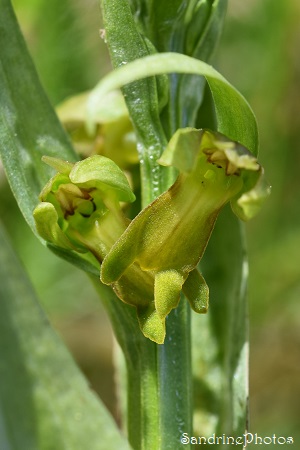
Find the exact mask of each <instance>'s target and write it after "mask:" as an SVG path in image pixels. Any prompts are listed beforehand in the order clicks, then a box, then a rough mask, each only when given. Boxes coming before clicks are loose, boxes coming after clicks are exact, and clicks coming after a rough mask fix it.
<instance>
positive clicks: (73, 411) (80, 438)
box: [0, 227, 129, 450]
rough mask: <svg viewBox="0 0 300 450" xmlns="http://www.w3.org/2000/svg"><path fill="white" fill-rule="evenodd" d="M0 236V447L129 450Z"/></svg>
mask: <svg viewBox="0 0 300 450" xmlns="http://www.w3.org/2000/svg"><path fill="white" fill-rule="evenodd" d="M0 241H1V245H0V280H1V282H0V335H1V340H0V355H1V358H0V378H1V383H0V410H1V412H2V417H1V428H2V429H1V434H0V448H1V449H3V450H4V449H5V450H6V449H9V450H20V449H28V450H29V449H30V450H58V449H59V450H83V449H89V450H107V449H112V450H113V449H115V450H125V449H127V450H129V446H128V444H127V442H126V440H125V439H124V438H123V437H122V436H121V435H120V433H119V431H118V429H117V426H116V424H115V423H114V421H113V419H112V417H111V416H110V414H109V413H108V411H107V410H106V408H105V407H104V406H103V404H102V403H101V402H100V401H99V400H97V398H96V397H95V395H94V394H93V393H92V391H91V390H90V388H89V386H88V384H87V382H86V380H85V379H84V377H83V376H82V374H81V373H80V371H79V369H78V368H77V367H76V364H75V363H74V361H73V359H72V357H71V355H70V353H69V352H68V350H67V349H66V348H65V346H64V345H63V343H62V342H61V340H60V339H59V337H58V336H57V335H56V333H55V332H54V331H53V329H52V328H51V326H50V324H49V323H48V320H47V318H46V317H45V314H44V312H43V311H42V310H41V308H40V306H39V304H38V301H37V299H36V296H35V294H34V292H33V290H32V287H31V286H30V282H29V280H28V279H27V277H26V275H25V273H24V271H23V268H22V267H21V266H20V263H19V261H18V259H17V258H16V256H15V254H14V253H13V251H12V249H11V247H10V245H9V243H8V241H7V236H6V235H5V233H4V230H3V229H2V227H0Z"/></svg>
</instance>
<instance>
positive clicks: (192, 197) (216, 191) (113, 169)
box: [34, 128, 269, 344]
mask: <svg viewBox="0 0 300 450" xmlns="http://www.w3.org/2000/svg"><path fill="white" fill-rule="evenodd" d="M44 159H45V162H47V163H48V164H50V165H52V166H53V167H54V168H55V169H56V170H57V171H58V173H57V175H55V176H54V177H53V178H52V179H51V180H50V181H49V183H48V184H47V185H46V186H45V188H44V189H43V191H42V193H41V195H40V200H41V203H40V204H39V205H38V206H37V208H36V209H35V211H34V217H35V221H36V226H37V230H38V232H39V234H40V235H41V236H42V237H43V238H44V239H45V240H46V241H48V242H51V243H52V244H54V245H56V246H59V247H62V248H65V249H69V250H73V251H78V252H91V253H92V254H93V255H94V256H95V257H96V258H97V260H98V261H99V262H100V263H101V271H100V279H101V281H102V282H103V283H105V284H109V285H112V287H113V289H114V291H115V292H116V294H117V296H118V297H119V298H120V299H121V300H122V301H124V302H125V303H128V304H130V305H132V306H135V307H136V309H137V316H138V320H139V324H140V328H141V330H142V332H143V333H144V335H145V336H146V337H148V338H150V339H151V340H153V341H155V342H157V343H159V344H161V343H163V342H164V338H165V319H166V316H167V315H168V314H169V312H170V311H171V310H172V309H173V308H176V306H177V305H178V302H179V299H180V293H181V291H183V292H184V294H185V296H186V297H187V299H188V300H189V302H190V304H191V307H192V308H193V309H194V310H195V311H196V312H198V313H203V312H206V311H207V307H208V287H207V285H206V283H205V280H204V279H203V277H202V276H201V274H200V273H199V271H198V269H197V267H198V264H199V262H200V260H201V258H202V255H203V253H204V251H205V248H206V245H207V243H208V240H209V238H210V235H211V233H212V230H213V227H214V224H215V221H216V219H217V216H218V214H219V212H220V210H221V208H222V207H223V206H224V205H225V204H226V203H228V202H229V201H230V202H231V205H232V209H233V211H234V212H235V213H236V214H237V215H238V216H239V217H240V218H242V219H243V220H247V219H249V218H251V217H252V216H253V215H254V214H256V212H257V211H258V209H259V207H260V205H261V203H262V201H263V200H264V199H265V197H266V196H267V195H268V194H269V188H268V186H267V185H266V184H265V182H264V179H263V171H262V168H261V166H260V165H259V164H258V162H257V160H256V158H255V157H254V156H253V155H252V154H251V153H250V152H249V151H248V150H247V149H246V148H245V147H243V146H242V145H240V144H238V143H237V142H233V141H231V140H230V139H228V138H226V137H225V136H223V135H221V134H219V133H215V132H212V131H208V130H196V129H193V128H186V129H180V130H178V131H177V132H176V133H175V135H174V136H173V137H172V139H171V140H170V142H169V144H168V146H167V148H166V150H165V152H164V153H163V155H162V157H161V158H160V160H159V163H160V164H162V165H166V166H174V167H175V168H176V169H177V170H178V171H179V175H178V177H177V180H176V181H175V183H174V184H173V185H172V186H171V187H170V188H169V189H168V190H167V191H166V192H164V193H163V194H162V195H160V196H159V197H158V198H157V199H156V200H154V201H153V202H152V203H151V204H150V205H148V206H147V207H146V208H145V209H143V210H142V211H141V212H140V213H139V214H138V215H137V216H136V217H135V218H134V220H132V221H131V222H130V221H129V220H128V219H127V218H126V217H125V215H124V214H123V211H122V206H121V202H132V201H134V199H135V197H134V194H133V193H132V191H131V189H130V186H129V184H128V181H127V179H126V177H125V175H124V173H123V172H122V171H121V169H119V167H118V166H117V165H116V164H115V163H114V162H113V161H112V160H110V159H108V158H106V157H104V156H100V155H95V156H92V157H89V158H87V159H85V160H83V161H80V162H78V163H76V164H74V165H73V164H70V163H68V162H64V161H60V160H57V159H53V158H47V157H45V158H44Z"/></svg>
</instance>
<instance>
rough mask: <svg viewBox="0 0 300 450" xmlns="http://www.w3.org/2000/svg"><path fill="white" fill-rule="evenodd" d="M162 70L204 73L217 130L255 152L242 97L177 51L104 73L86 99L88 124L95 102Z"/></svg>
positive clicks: (251, 119)
mask: <svg viewBox="0 0 300 450" xmlns="http://www.w3.org/2000/svg"><path fill="white" fill-rule="evenodd" d="M165 73H191V74H195V75H203V76H205V78H206V80H207V82H208V84H209V87H210V90H211V93H212V96H213V100H214V105H215V114H216V119H217V131H219V132H220V133H223V134H225V136H227V137H228V138H230V139H232V140H233V141H237V142H239V143H241V144H243V145H244V146H245V147H246V148H248V149H249V150H250V151H251V152H252V153H253V154H254V155H257V152H258V132H257V125H256V119H255V116H254V114H253V111H252V110H251V108H250V106H249V104H248V103H247V101H246V100H245V98H244V97H243V96H242V95H241V94H240V93H239V92H238V91H237V90H236V89H235V88H234V87H233V86H232V85H231V84H230V83H229V82H228V81H227V80H226V79H225V78H224V77H223V76H222V75H221V74H219V73H218V72H217V71H216V70H215V69H214V68H213V67H212V66H210V65H208V64H206V63H204V62H202V61H198V60H196V59H194V58H191V57H189V56H186V55H181V54H178V53H160V54H156V55H151V56H147V57H144V58H141V59H138V60H136V61H133V62H131V63H128V64H126V65H124V66H123V67H120V68H118V69H116V70H115V71H114V72H112V73H110V74H109V75H107V76H106V77H105V78H103V79H102V81H101V82H100V83H99V84H98V85H97V86H96V88H95V89H94V91H92V94H91V97H90V100H89V123H90V125H91V124H92V123H93V121H94V117H95V116H96V114H97V104H99V103H100V102H101V99H102V97H103V96H104V95H105V94H106V93H107V92H109V91H111V90H114V89H117V88H120V87H121V86H124V85H126V84H128V83H131V82H133V81H136V80H139V79H141V78H146V77H149V76H153V75H159V74H165Z"/></svg>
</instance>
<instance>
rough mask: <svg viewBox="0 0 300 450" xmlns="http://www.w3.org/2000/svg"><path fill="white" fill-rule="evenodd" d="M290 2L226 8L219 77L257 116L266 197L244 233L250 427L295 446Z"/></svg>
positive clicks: (298, 187)
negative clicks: (287, 437) (290, 438)
mask: <svg viewBox="0 0 300 450" xmlns="http://www.w3.org/2000/svg"><path fill="white" fill-rule="evenodd" d="M299 21H300V4H299V2H298V0H287V1H285V2H280V1H279V2H274V1H273V0H266V1H264V2H261V1H259V0H251V1H247V2H240V1H238V0H230V1H229V14H228V19H227V22H226V26H225V33H224V36H223V39H222V41H221V46H220V48H219V52H218V63H219V67H220V70H222V73H223V74H224V75H225V76H226V77H227V78H228V79H229V80H231V82H232V83H233V84H234V85H235V86H237V87H238V88H239V89H240V91H241V92H242V93H243V94H244V95H245V96H246V97H247V98H248V100H249V102H250V104H251V105H252V107H253V109H254V112H255V114H256V116H257V120H258V124H259V129H260V130H259V131H260V143H261V154H260V161H261V163H262V164H263V165H264V167H265V169H266V173H268V178H269V182H270V184H271V185H272V195H271V197H270V199H269V201H268V202H267V204H266V208H265V209H264V211H262V213H261V214H260V215H259V216H258V217H257V219H256V220H254V221H253V222H251V224H249V225H247V231H248V250H249V259H250V289H249V293H250V299H249V300H250V327H251V328H250V338H251V339H250V356H251V360H250V375H251V376H250V413H251V417H250V419H251V420H250V424H251V429H252V430H253V431H254V432H256V431H257V432H260V433H264V434H265V435H272V433H276V434H277V435H279V434H281V435H292V436H294V437H295V439H296V438H298V439H299V437H300V435H299V416H300V409H299V402H298V400H297V399H298V398H299V396H300V382H299V379H300V378H299V375H300V364H299V343H300V331H299V330H300V326H299V325H300V302H299V298H300V266H299V248H300V226H299V224H300V203H299V192H300V178H299V174H298V171H299V167H300V152H299V144H298V143H299V139H300V64H299V61H300V60H299V45H300V34H299Z"/></svg>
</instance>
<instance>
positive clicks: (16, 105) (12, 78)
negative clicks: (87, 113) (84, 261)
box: [0, 0, 77, 231]
mask: <svg viewBox="0 0 300 450" xmlns="http://www.w3.org/2000/svg"><path fill="white" fill-rule="evenodd" d="M0 9H1V15H0V37H1V45H0V87H1V88H0V104H1V110H0V156H1V158H2V161H3V165H4V168H5V170H6V174H7V178H8V181H9V183H10V185H11V188H12V191H13V193H14V195H15V197H16V199H17V202H18V204H19V207H20V209H21V211H22V213H23V215H24V217H25V219H26V221H27V222H28V223H29V225H30V226H31V228H32V229H33V231H35V227H34V221H33V217H32V211H33V209H34V207H35V206H36V204H37V202H38V195H39V193H40V191H41V189H42V187H43V186H44V184H45V183H46V182H47V181H48V180H49V178H50V176H51V175H52V174H53V171H52V169H51V168H49V167H48V166H47V165H46V164H44V163H43V162H42V161H41V158H42V156H43V155H48V156H56V157H60V158H62V159H66V160H70V161H76V160H77V157H76V155H75V153H74V151H73V149H72V147H71V144H70V142H69V141H68V138H67V137H66V134H65V132H64V131H63V129H62V127H61V125H60V123H59V121H58V119H57V117H56V115H55V112H54V110H53V108H52V106H51V105H50V103H49V100H48V98H47V96H46V95H45V93H44V91H43V88H42V86H41V84H40V81H39V79H38V75H37V73H36V70H35V68H34V65H33V63H32V61H31V58H30V56H29V53H28V50H27V47H26V44H25V42H24V39H23V37H22V34H21V32H20V29H19V26H18V23H17V20H16V17H15V15H14V12H13V9H12V7H11V4H10V1H9V0H0ZM53 70H55V68H54V69H53Z"/></svg>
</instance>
